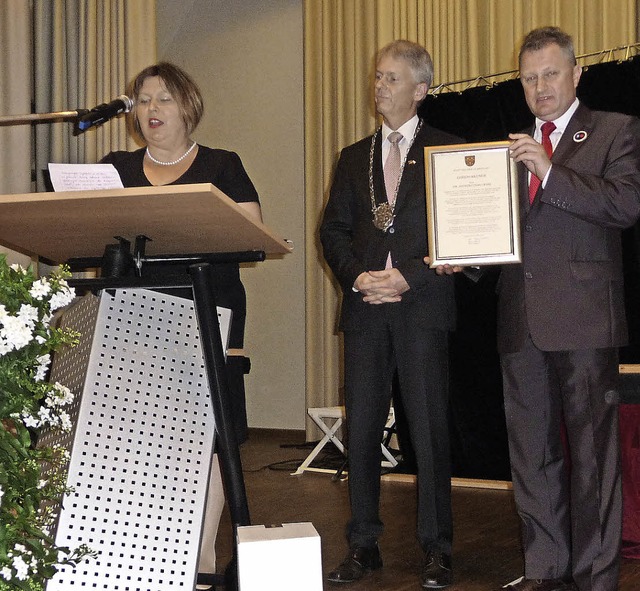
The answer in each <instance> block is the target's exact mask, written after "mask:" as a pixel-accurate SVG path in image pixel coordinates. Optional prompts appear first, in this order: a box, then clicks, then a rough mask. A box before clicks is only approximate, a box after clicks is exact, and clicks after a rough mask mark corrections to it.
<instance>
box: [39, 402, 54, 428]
mask: <svg viewBox="0 0 640 591" xmlns="http://www.w3.org/2000/svg"><path fill="white" fill-rule="evenodd" d="M38 418H39V419H40V424H41V425H46V424H47V423H49V422H50V423H51V424H54V421H53V416H52V414H51V409H50V408H48V407H46V406H41V407H40V408H39V409H38Z"/></svg>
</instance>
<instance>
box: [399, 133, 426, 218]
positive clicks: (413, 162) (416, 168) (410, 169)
mask: <svg viewBox="0 0 640 591" xmlns="http://www.w3.org/2000/svg"><path fill="white" fill-rule="evenodd" d="M425 134H426V129H425V126H424V125H423V127H422V129H421V130H420V132H419V133H418V135H416V138H415V140H414V141H413V144H411V148H409V153H408V154H407V160H406V162H405V165H404V169H403V171H402V178H401V179H400V186H399V187H398V196H397V198H396V208H398V207H401V206H402V202H403V201H404V200H405V199H406V196H407V193H408V192H409V190H410V189H411V188H412V187H413V186H414V185H415V183H416V179H417V178H418V176H419V175H420V174H421V171H424V168H423V166H421V164H420V163H422V162H424V146H425V143H426V142H425Z"/></svg>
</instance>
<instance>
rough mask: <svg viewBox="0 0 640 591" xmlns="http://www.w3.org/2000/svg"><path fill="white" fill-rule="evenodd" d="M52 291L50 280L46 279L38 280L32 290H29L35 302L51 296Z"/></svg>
mask: <svg viewBox="0 0 640 591" xmlns="http://www.w3.org/2000/svg"><path fill="white" fill-rule="evenodd" d="M50 291H51V285H50V284H49V280H48V279H47V278H46V277H43V278H42V279H38V280H37V281H34V282H33V285H32V286H31V289H30V290H29V295H30V296H31V297H32V298H33V299H34V300H42V299H44V297H45V296H46V295H49V292H50Z"/></svg>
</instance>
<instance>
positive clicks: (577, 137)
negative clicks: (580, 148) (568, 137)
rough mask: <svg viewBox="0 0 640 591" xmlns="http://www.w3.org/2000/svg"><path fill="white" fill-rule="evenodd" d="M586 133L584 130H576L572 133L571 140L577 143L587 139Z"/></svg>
mask: <svg viewBox="0 0 640 591" xmlns="http://www.w3.org/2000/svg"><path fill="white" fill-rule="evenodd" d="M587 135H589V134H588V133H587V132H586V131H576V132H575V133H574V134H573V141H574V142H577V143H580V142H584V140H586V139H587Z"/></svg>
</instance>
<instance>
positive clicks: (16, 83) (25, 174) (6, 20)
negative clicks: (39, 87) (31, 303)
mask: <svg viewBox="0 0 640 591" xmlns="http://www.w3.org/2000/svg"><path fill="white" fill-rule="evenodd" d="M0 39H2V51H0V115H2V116H4V117H8V118H11V116H13V117H15V116H16V115H26V114H28V113H30V112H31V67H30V64H31V51H30V47H31V44H30V42H29V40H30V39H31V7H30V2H29V0H4V1H3V2H2V3H0ZM30 191H31V126H30V125H29V124H15V125H14V124H9V123H7V124H6V125H2V126H0V195H7V194H10V193H29V192H30ZM0 252H2V253H5V254H6V255H7V260H8V261H9V262H10V263H20V264H21V265H24V266H26V265H29V264H30V262H31V259H30V258H29V257H27V256H23V255H19V254H18V253H15V252H12V251H10V250H8V249H6V248H0Z"/></svg>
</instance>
